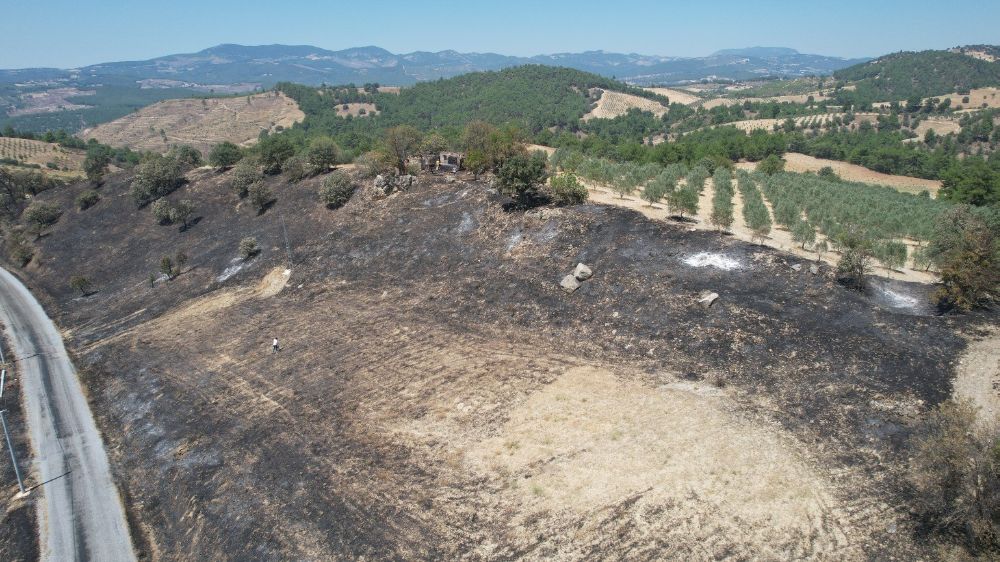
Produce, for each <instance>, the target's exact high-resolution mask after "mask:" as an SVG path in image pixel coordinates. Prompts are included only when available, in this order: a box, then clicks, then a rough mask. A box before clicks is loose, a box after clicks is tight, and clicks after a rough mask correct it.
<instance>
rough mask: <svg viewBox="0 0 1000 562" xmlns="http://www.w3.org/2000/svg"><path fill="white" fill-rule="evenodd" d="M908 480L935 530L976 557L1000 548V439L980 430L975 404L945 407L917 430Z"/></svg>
mask: <svg viewBox="0 0 1000 562" xmlns="http://www.w3.org/2000/svg"><path fill="white" fill-rule="evenodd" d="M910 481H911V483H912V484H913V487H914V488H915V490H916V492H917V493H916V494H914V496H913V497H914V500H915V507H916V508H917V510H918V512H919V513H920V514H921V515H922V516H923V517H925V518H926V519H927V521H928V523H930V524H931V525H932V527H933V529H934V530H936V531H937V532H940V533H942V534H943V535H945V536H946V537H950V538H952V539H956V540H958V541H959V542H961V543H963V544H964V546H965V547H966V548H968V549H969V550H970V551H972V553H974V554H975V553H979V552H990V551H992V552H996V551H997V549H998V548H1000V435H998V434H997V431H996V428H995V427H990V428H984V427H979V426H977V424H976V407H975V406H974V405H973V404H971V403H969V402H958V401H948V402H943V403H941V404H940V405H938V406H937V408H935V409H934V410H933V411H932V412H931V413H930V415H929V416H928V417H927V419H926V420H925V421H924V422H923V423H922V424H921V426H920V427H918V428H917V430H916V432H915V437H914V441H913V454H912V456H911V461H910Z"/></svg>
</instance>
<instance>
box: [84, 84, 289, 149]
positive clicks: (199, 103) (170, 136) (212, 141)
mask: <svg viewBox="0 0 1000 562" xmlns="http://www.w3.org/2000/svg"><path fill="white" fill-rule="evenodd" d="M304 118H305V114H304V113H302V111H301V110H300V109H299V108H298V105H297V104H296V103H295V101H293V100H292V99H291V98H289V97H287V96H285V95H284V94H275V93H264V94H256V95H251V96H241V97H234V98H208V99H179V100H166V101H162V102H159V103H155V104H153V105H151V106H148V107H144V108H143V109H140V110H139V111H137V112H135V113H132V114H130V115H127V116H125V117H122V118H121V119H117V120H115V121H112V122H110V123H104V124H102V125H98V126H97V127H95V128H93V129H88V130H86V131H84V132H83V133H81V134H80V136H82V137H83V138H95V139H97V140H98V141H100V142H102V143H105V144H109V145H112V146H128V147H129V148H133V149H142V150H158V151H163V152H165V151H166V150H168V149H169V148H170V147H171V146H172V145H175V144H189V145H191V146H193V147H195V148H197V149H198V150H201V151H202V153H203V154H207V153H208V151H209V150H211V148H212V146H214V145H216V144H218V143H220V142H222V141H229V142H232V143H236V144H239V145H244V146H246V145H251V144H253V143H255V142H257V137H258V136H259V135H260V132H261V131H274V130H277V129H278V128H279V127H280V128H288V127H291V126H292V125H293V124H294V123H296V122H297V121H301V120H302V119H304Z"/></svg>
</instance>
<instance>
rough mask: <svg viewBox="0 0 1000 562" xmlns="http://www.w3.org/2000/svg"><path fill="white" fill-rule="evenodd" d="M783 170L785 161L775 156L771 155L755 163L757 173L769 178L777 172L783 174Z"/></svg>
mask: <svg viewBox="0 0 1000 562" xmlns="http://www.w3.org/2000/svg"><path fill="white" fill-rule="evenodd" d="M784 170H785V161H784V160H782V159H781V157H780V156H778V155H776V154H772V155H770V156H768V157H767V158H765V159H763V160H761V161H760V162H758V163H757V171H758V172H762V173H765V174H767V175H769V176H772V175H774V174H777V173H778V172H783V171H784Z"/></svg>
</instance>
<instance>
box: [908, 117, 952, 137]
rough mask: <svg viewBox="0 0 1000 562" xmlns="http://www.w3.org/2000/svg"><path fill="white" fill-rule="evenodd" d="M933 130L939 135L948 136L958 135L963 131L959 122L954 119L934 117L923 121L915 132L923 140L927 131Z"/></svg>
mask: <svg viewBox="0 0 1000 562" xmlns="http://www.w3.org/2000/svg"><path fill="white" fill-rule="evenodd" d="M931 129H934V132H935V133H937V134H938V135H947V134H949V133H958V132H959V131H961V130H962V127H961V125H959V124H958V121H956V120H954V119H945V118H934V117H932V118H930V119H924V120H923V121H921V122H920V124H919V125H917V128H916V129H914V130H913V132H915V133H917V135H919V138H923V136H924V135H925V134H926V133H927V131H929V130H931Z"/></svg>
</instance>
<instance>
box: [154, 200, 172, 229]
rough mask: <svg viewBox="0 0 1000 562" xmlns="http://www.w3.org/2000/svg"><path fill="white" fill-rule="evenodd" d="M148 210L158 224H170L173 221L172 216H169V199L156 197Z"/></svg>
mask: <svg viewBox="0 0 1000 562" xmlns="http://www.w3.org/2000/svg"><path fill="white" fill-rule="evenodd" d="M149 210H150V212H152V214H153V218H154V219H156V222H157V223H158V224H170V223H172V222H173V217H172V216H171V213H170V211H171V206H170V201H167V200H166V199H157V200H156V201H154V202H153V204H152V205H150V206H149Z"/></svg>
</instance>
